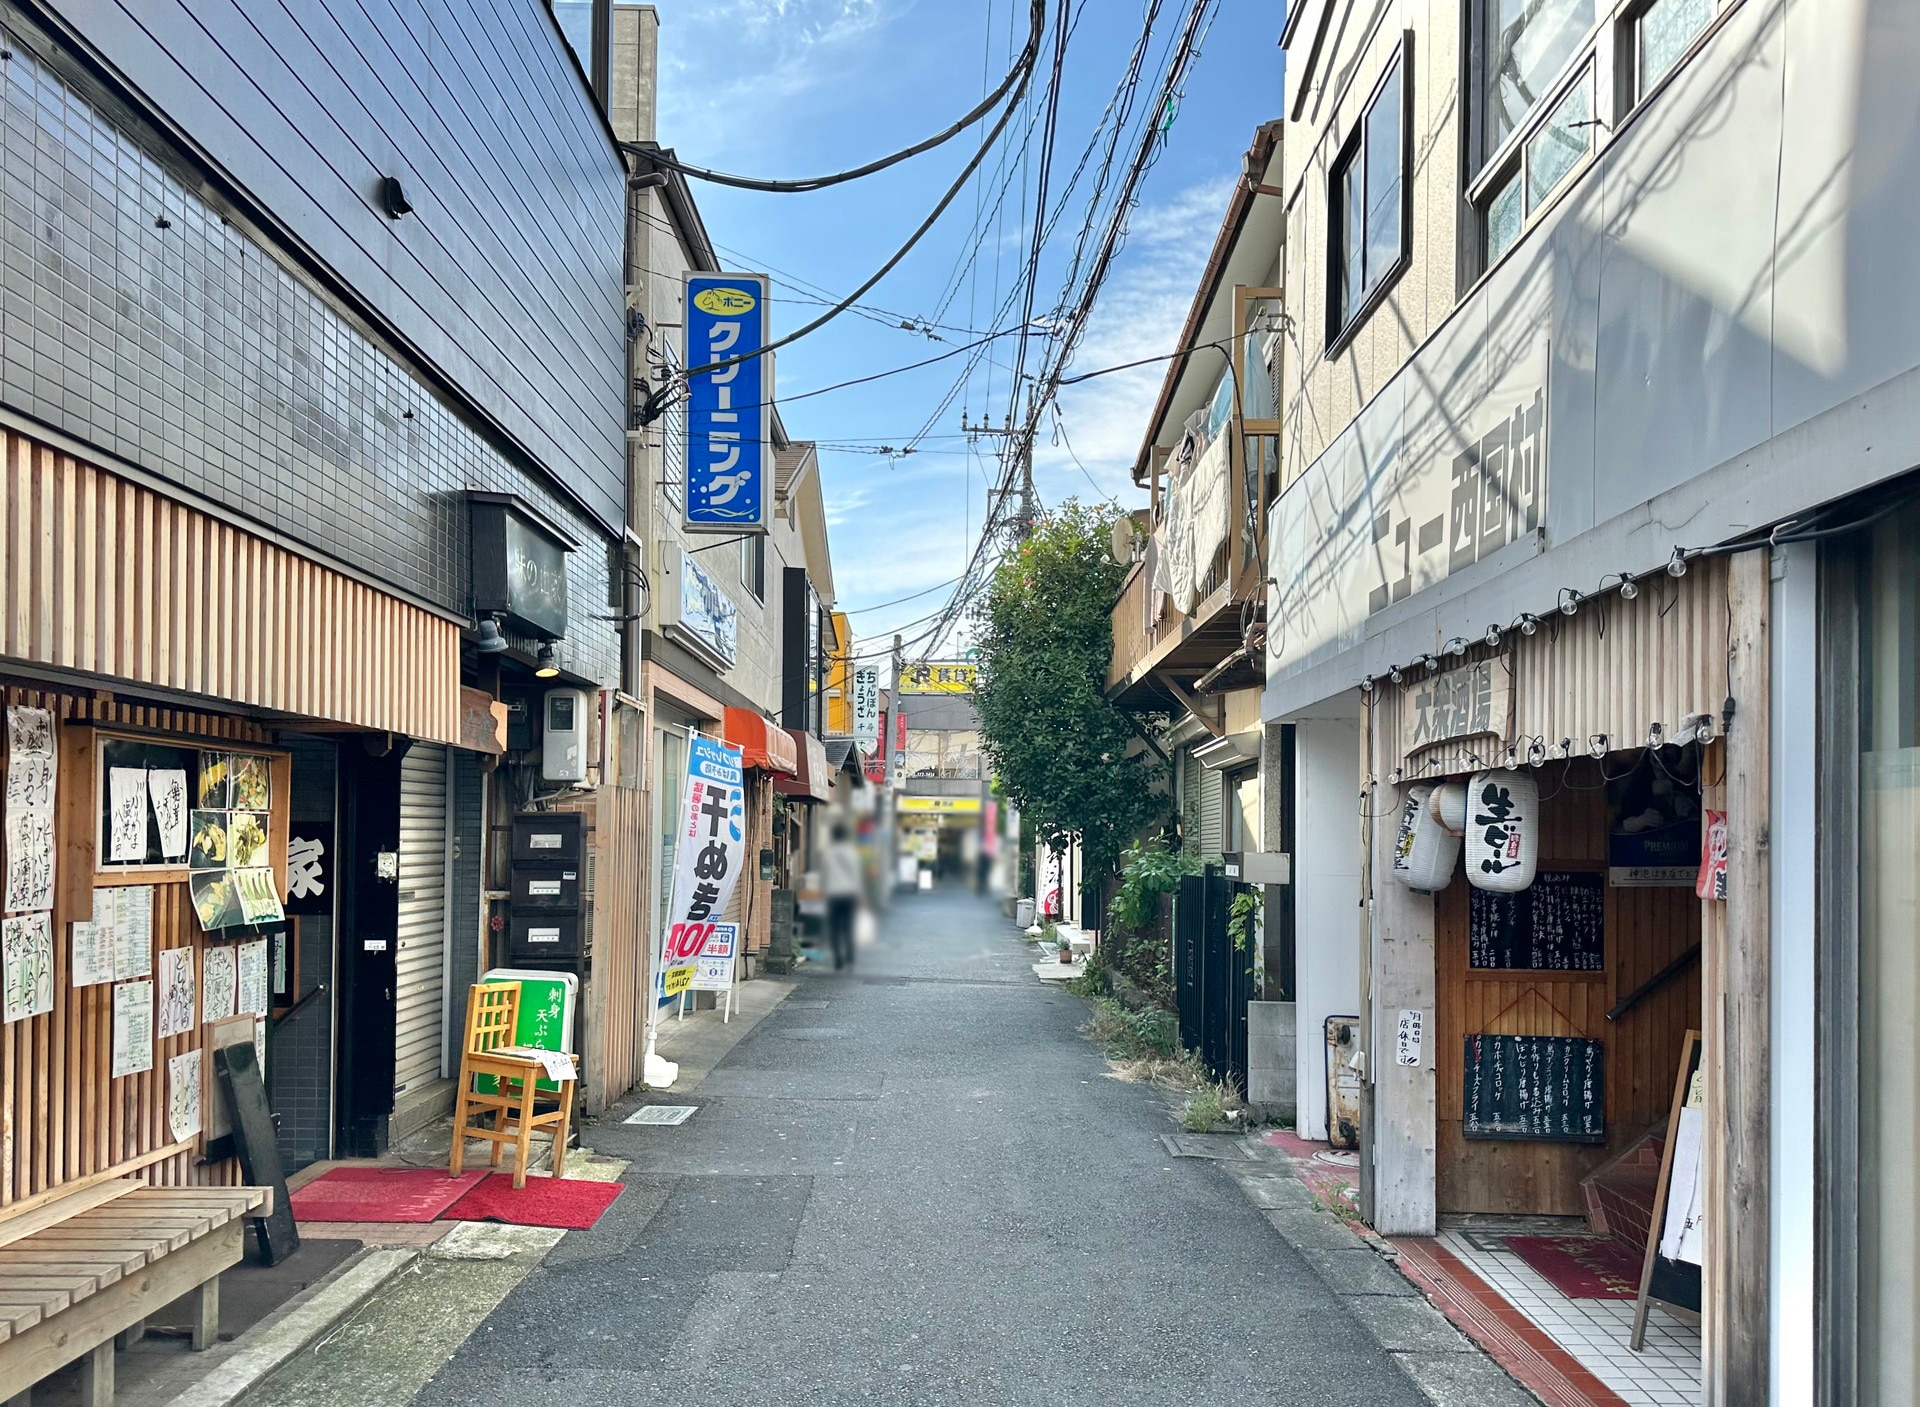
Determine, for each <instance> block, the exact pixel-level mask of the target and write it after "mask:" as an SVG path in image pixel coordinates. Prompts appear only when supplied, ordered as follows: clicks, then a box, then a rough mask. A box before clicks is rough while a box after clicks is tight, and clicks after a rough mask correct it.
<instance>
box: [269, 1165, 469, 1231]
mask: <svg viewBox="0 0 1920 1407" xmlns="http://www.w3.org/2000/svg"><path fill="white" fill-rule="evenodd" d="M486 1175H487V1173H486V1169H484V1168H482V1169H481V1170H480V1171H478V1172H466V1173H461V1174H460V1176H458V1177H448V1176H447V1173H446V1170H445V1169H444V1168H334V1169H332V1170H331V1171H329V1172H325V1173H322V1174H321V1175H320V1176H319V1177H316V1178H315V1179H314V1180H313V1181H312V1182H309V1183H308V1184H307V1185H306V1186H305V1187H302V1188H301V1189H300V1190H299V1191H298V1192H296V1193H294V1194H293V1198H292V1201H293V1218H294V1220H295V1221H405V1222H423V1221H434V1220H437V1219H438V1218H439V1216H440V1214H441V1213H442V1212H444V1211H445V1210H446V1209H447V1208H448V1207H450V1206H452V1205H453V1204H454V1203H455V1202H457V1201H458V1200H459V1199H460V1197H461V1195H462V1194H463V1193H466V1192H470V1191H472V1190H473V1188H474V1187H475V1186H476V1185H477V1184H478V1183H479V1181H480V1179H481V1178H483V1177H485V1176H486Z"/></svg>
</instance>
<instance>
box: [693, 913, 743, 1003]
mask: <svg viewBox="0 0 1920 1407" xmlns="http://www.w3.org/2000/svg"><path fill="white" fill-rule="evenodd" d="M739 935H740V925H739V924H737V923H716V924H715V925H714V926H713V932H712V933H710V934H708V935H707V942H706V946H705V947H703V948H701V950H700V956H699V957H698V958H697V959H696V960H695V961H694V965H693V982H692V984H691V985H692V987H693V990H694V991H696V992H724V991H726V990H727V989H728V988H729V987H731V986H732V985H733V969H734V951H735V948H736V947H737V945H738V943H739Z"/></svg>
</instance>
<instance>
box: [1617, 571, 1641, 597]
mask: <svg viewBox="0 0 1920 1407" xmlns="http://www.w3.org/2000/svg"><path fill="white" fill-rule="evenodd" d="M1639 594H1640V585H1639V583H1638V582H1636V581H1635V580H1634V579H1633V578H1632V577H1630V576H1628V575H1627V574H1626V573H1625V572H1622V573H1620V599H1621V600H1622V601H1631V600H1632V599H1633V598H1634V597H1636V596H1638V595H1639Z"/></svg>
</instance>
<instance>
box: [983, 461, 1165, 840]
mask: <svg viewBox="0 0 1920 1407" xmlns="http://www.w3.org/2000/svg"><path fill="white" fill-rule="evenodd" d="M1115 516H1117V515H1116V514H1114V513H1113V512H1112V511H1110V510H1109V511H1103V510H1100V509H1095V508H1087V507H1083V506H1082V505H1081V504H1079V503H1078V502H1076V501H1075V500H1072V499H1069V500H1067V502H1065V503H1063V504H1062V505H1060V507H1059V508H1058V509H1057V510H1056V511H1055V512H1054V513H1052V514H1051V515H1050V516H1049V517H1048V518H1047V519H1046V520H1045V521H1044V522H1043V523H1041V524H1040V525H1039V526H1038V527H1037V528H1036V529H1035V530H1034V533H1033V535H1032V536H1031V537H1029V538H1028V539H1027V540H1026V541H1025V542H1023V543H1022V544H1020V547H1019V549H1018V550H1017V551H1016V552H1014V553H1013V554H1012V555H1011V556H1010V557H1008V559H1007V560H1006V561H1004V562H1002V563H1001V565H1000V567H999V569H998V570H997V571H996V572H995V573H994V576H993V581H992V583H991V584H990V585H989V587H988V589H987V596H986V600H985V602H984V603H983V604H982V605H981V608H980V611H979V630H980V633H979V636H978V639H977V641H976V644H977V647H978V652H979V663H980V675H979V678H978V679H977V680H976V682H975V696H974V703H975V706H976V707H977V709H978V710H979V715H980V735H981V747H982V749H983V750H984V751H985V752H986V754H987V756H988V757H989V758H990V759H991V760H992V762H993V766H994V771H995V773H996V774H997V775H998V776H999V779H1000V784H1001V786H1002V788H1003V789H1004V790H1005V792H1006V795H1007V797H1008V799H1010V800H1011V801H1012V802H1013V804H1014V805H1016V806H1018V807H1019V808H1020V815H1021V817H1022V818H1023V820H1024V821H1025V822H1026V823H1027V825H1028V826H1031V827H1032V830H1033V832H1035V833H1037V834H1038V835H1039V837H1040V838H1041V839H1042V840H1044V841H1045V842H1046V843H1047V844H1048V845H1051V846H1055V847H1058V846H1061V845H1064V844H1065V843H1066V842H1067V841H1069V840H1070V839H1072V838H1074V837H1076V836H1077V837H1078V838H1079V840H1080V845H1081V849H1082V853H1083V854H1084V856H1085V859H1086V868H1087V872H1088V873H1089V874H1102V873H1105V872H1107V871H1110V870H1112V869H1113V868H1114V866H1115V865H1116V864H1117V862H1118V861H1119V859H1120V855H1121V852H1122V851H1123V850H1125V849H1126V847H1127V846H1128V845H1129V844H1131V843H1132V841H1133V839H1134V837H1135V836H1136V835H1137V834H1138V833H1139V831H1140V830H1141V828H1142V827H1144V826H1146V825H1148V824H1149V823H1150V822H1152V821H1154V820H1155V819H1157V818H1158V817H1159V815H1160V814H1161V813H1162V812H1163V811H1164V809H1165V804H1166V803H1165V798H1164V796H1163V795H1162V794H1161V792H1160V790H1159V789H1158V787H1157V785H1156V783H1157V782H1158V781H1159V768H1158V766H1157V765H1156V764H1155V763H1154V762H1153V760H1152V758H1151V757H1150V756H1149V755H1146V754H1144V753H1142V752H1140V751H1139V750H1138V749H1135V748H1133V746H1132V745H1133V743H1134V741H1135V732H1134V729H1133V726H1132V724H1131V723H1130V721H1129V719H1128V717H1127V715H1126V713H1124V712H1123V711H1122V710H1121V709H1119V708H1118V707H1116V706H1115V705H1114V704H1113V703H1112V702H1111V701H1109V700H1108V698H1107V696H1106V688H1105V686H1106V680H1107V664H1108V660H1109V658H1110V656H1111V655H1112V653H1113V621H1112V611H1113V602H1114V597H1115V595H1116V594H1117V593H1118V591H1119V589H1120V583H1121V581H1122V579H1124V577H1125V576H1126V568H1125V567H1123V566H1121V565H1120V564H1119V563H1117V562H1115V561H1114V560H1113V555H1112V549H1111V546H1110V544H1111V542H1112V525H1113V519H1114V517H1115ZM1025 828H1026V827H1024V826H1023V829H1025Z"/></svg>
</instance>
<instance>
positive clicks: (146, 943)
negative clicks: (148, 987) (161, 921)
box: [93, 885, 153, 982]
mask: <svg viewBox="0 0 1920 1407" xmlns="http://www.w3.org/2000/svg"><path fill="white" fill-rule="evenodd" d="M103 895H104V896H106V900H107V903H108V905H109V909H108V911H109V912H110V913H111V914H112V915H113V918H112V920H111V923H112V927H113V979H114V981H116V982H124V981H126V980H127V979H128V978H130V977H145V976H147V975H148V974H149V973H151V972H152V971H153V891H152V890H151V889H147V888H145V887H143V886H139V885H123V886H121V887H120V888H117V889H96V890H94V891H93V921H94V922H95V923H98V922H100V904H101V897H102V896H103Z"/></svg>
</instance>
